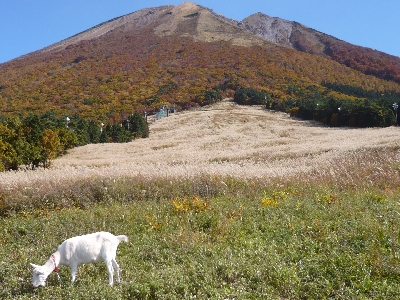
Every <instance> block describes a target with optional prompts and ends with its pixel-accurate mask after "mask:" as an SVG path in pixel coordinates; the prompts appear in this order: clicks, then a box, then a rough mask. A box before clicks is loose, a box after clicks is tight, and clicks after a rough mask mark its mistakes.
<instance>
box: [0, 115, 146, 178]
mask: <svg viewBox="0 0 400 300" xmlns="http://www.w3.org/2000/svg"><path fill="white" fill-rule="evenodd" d="M148 136H149V127H148V124H147V122H146V119H145V118H144V117H143V116H142V115H141V114H140V113H138V112H135V113H134V114H132V115H130V116H128V117H127V118H126V119H125V120H124V121H123V122H122V123H120V124H104V123H98V122H95V121H92V120H86V119H84V118H82V117H80V116H79V115H75V116H72V117H68V116H64V117H58V116H56V114H55V113H54V112H53V111H48V112H45V113H42V114H40V115H39V114H29V115H28V116H26V117H2V118H0V171H5V170H17V169H18V168H21V167H25V168H30V169H35V168H38V167H39V166H41V167H44V168H47V167H49V166H50V164H51V160H52V159H55V158H56V157H58V156H59V155H62V154H64V153H65V152H66V151H67V150H68V149H71V148H73V147H77V146H83V145H86V144H89V143H123V142H130V141H132V140H133V139H135V138H146V137H148Z"/></svg>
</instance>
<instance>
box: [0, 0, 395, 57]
mask: <svg viewBox="0 0 400 300" xmlns="http://www.w3.org/2000/svg"><path fill="white" fill-rule="evenodd" d="M182 2H183V0H180V1H175V0H162V1H158V0H147V1H137V0H131V1H128V0H64V1H56V0H5V1H2V5H1V12H0V63H3V62H6V61H8V60H11V59H13V58H16V57H19V56H21V55H24V54H27V53H30V52H32V51H36V50H39V49H42V48H44V47H46V46H49V45H51V44H53V43H56V42H58V41H60V40H63V39H65V38H68V37H70V36H72V35H74V34H77V33H79V32H81V31H84V30H86V29H89V28H90V27H92V26H95V25H97V24H99V23H101V22H104V21H108V20H110V19H112V18H115V17H119V16H122V15H125V14H128V13H131V12H134V11H137V10H140V9H142V8H148V7H156V6H161V5H168V4H172V5H178V4H180V3H182ZM191 2H195V3H197V4H200V5H202V6H205V7H207V8H210V9H212V10H214V11H215V12H216V13H220V14H223V15H224V16H226V17H228V18H231V19H235V20H238V21H241V20H242V19H244V18H246V17H247V16H249V15H251V14H253V13H256V12H262V13H264V14H266V15H269V16H272V17H279V18H282V19H286V20H289V21H296V22H299V23H301V24H303V25H306V26H308V27H311V28H313V29H316V30H318V31H321V32H324V33H327V34H329V35H332V36H334V37H337V38H339V39H341V40H344V41H347V42H350V43H352V44H356V45H360V46H364V47H369V48H372V49H376V50H380V51H383V52H386V53H388V54H392V55H395V56H399V57H400V22H399V16H400V0H384V1H376V0H370V1H366V0H246V1H233V0H232V1H216V0H197V1H191Z"/></svg>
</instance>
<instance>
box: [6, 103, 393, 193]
mask: <svg viewBox="0 0 400 300" xmlns="http://www.w3.org/2000/svg"><path fill="white" fill-rule="evenodd" d="M399 146H400V136H399V129H398V128H397V127H389V128H365V129H350V128H330V127H325V126H322V125H321V124H318V123H314V122H310V121H302V120H297V119H293V118H291V117H289V116H288V115H287V114H285V113H280V112H273V111H269V110H265V109H263V108H262V107H259V106H257V107H256V106H240V105H237V104H235V103H233V102H231V101H229V100H224V101H222V102H220V103H217V104H215V105H212V106H209V107H204V108H201V109H198V110H193V111H186V112H181V113H177V114H171V115H170V116H169V117H167V118H164V119H161V120H158V121H156V122H152V123H151V125H150V137H149V138H147V139H139V140H135V141H133V142H130V143H126V144H91V145H87V146H84V147H78V148H75V149H73V150H70V152H69V153H68V154H67V155H65V156H63V157H60V158H58V159H57V160H55V161H54V162H53V166H52V168H51V169H47V170H38V171H23V172H7V173H2V174H0V188H2V189H8V190H9V189H13V188H16V187H21V186H23V187H25V188H26V187H29V186H40V185H45V186H49V187H51V186H56V185H58V184H61V183H62V182H66V181H67V182H69V183H71V182H74V181H76V182H79V181H82V180H87V179H93V178H97V179H99V178H100V179H101V178H107V179H112V178H116V179H118V178H124V177H127V176H128V177H134V176H138V175H139V176H143V177H145V178H150V179H151V178H159V177H162V178H171V179H179V178H185V179H187V178H190V177H195V176H197V175H211V176H213V175H216V176H232V177H238V178H242V179H251V178H257V179H262V180H266V181H268V180H310V181H316V182H317V181H319V180H337V181H343V182H350V183H351V182H352V181H365V182H366V183H367V182H368V181H371V180H375V179H376V178H380V180H386V179H387V180H389V179H390V178H393V176H395V177H396V178H398V177H399V176H398V170H399V169H400V168H399V158H400V154H399V150H398V149H400V147H399Z"/></svg>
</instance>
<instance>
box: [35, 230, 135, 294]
mask: <svg viewBox="0 0 400 300" xmlns="http://www.w3.org/2000/svg"><path fill="white" fill-rule="evenodd" d="M120 242H128V237H127V236H126V235H118V236H115V235H113V234H111V233H109V232H96V233H91V234H87V235H81V236H76V237H73V238H70V239H68V240H65V241H64V242H63V243H62V244H61V245H60V246H59V247H58V249H57V251H56V252H54V253H53V254H52V255H51V256H50V258H49V260H48V261H47V262H46V263H45V264H44V265H43V266H38V265H35V264H31V266H32V267H33V268H34V270H33V278H32V285H33V286H34V287H38V286H45V285H46V279H47V276H49V275H50V273H51V272H53V271H54V272H56V273H57V272H58V266H60V265H63V266H69V267H70V268H71V284H72V283H74V281H75V277H76V273H77V271H78V266H79V265H82V264H87V263H96V262H99V261H104V262H105V263H106V266H107V270H108V281H109V284H110V285H113V274H114V269H115V271H116V281H117V282H119V281H120V277H119V266H118V263H117V261H116V260H115V257H116V252H117V248H118V245H119V243H120ZM57 275H58V274H57Z"/></svg>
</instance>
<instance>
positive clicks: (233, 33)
mask: <svg viewBox="0 0 400 300" xmlns="http://www.w3.org/2000/svg"><path fill="white" fill-rule="evenodd" d="M246 22H247V23H246V24H247V25H246V26H245V27H243V24H244V23H243V22H242V23H241V22H237V21H235V20H231V19H228V18H226V17H224V16H222V15H219V14H217V13H215V12H213V11H212V10H210V9H208V8H205V7H202V6H199V5H197V4H195V3H191V2H184V3H182V4H181V5H178V6H161V7H156V8H147V9H143V10H140V11H137V12H134V13H131V14H127V15H125V16H122V17H119V18H115V19H113V20H110V21H109V22H104V23H102V24H99V25H98V26H95V27H93V28H91V29H88V30H87V31H84V32H82V33H79V34H77V35H75V36H73V37H71V38H69V39H66V40H63V41H60V42H59V43H56V44H54V45H50V46H49V47H46V48H44V49H42V50H40V51H36V52H34V53H30V54H28V55H25V56H22V57H20V58H18V59H15V60H12V61H10V62H7V63H4V64H1V65H0V110H1V112H2V113H3V114H5V115H8V116H10V115H19V114H22V115H26V114H28V113H29V112H36V113H38V112H42V111H43V110H53V111H54V112H55V113H56V114H58V115H74V114H79V115H81V116H83V117H85V118H89V119H92V120H96V121H101V122H120V121H121V120H122V119H124V118H125V117H126V116H127V115H129V114H131V113H132V112H133V111H140V112H144V111H147V112H150V113H151V112H153V111H154V110H156V109H158V108H159V107H160V105H163V104H167V105H169V106H175V107H176V108H178V109H179V110H182V109H187V108H191V107H198V106H201V105H205V104H209V103H212V102H214V101H215V100H217V98H218V97H221V98H223V97H233V96H234V94H235V92H236V91H237V90H238V89H240V88H242V87H246V88H252V89H256V90H260V91H263V93H265V94H266V95H268V97H270V99H272V100H273V101H277V102H280V101H285V100H287V99H292V100H297V99H298V100H300V99H308V98H310V97H311V95H310V91H311V90H312V91H313V92H312V93H313V95H323V97H325V98H332V99H339V100H359V101H363V100H365V96H364V95H365V94H366V93H368V92H371V91H373V92H375V93H377V95H383V96H382V97H383V98H385V99H382V101H385V103H386V102H388V103H389V102H390V103H393V101H394V100H393V99H397V98H396V97H397V96H398V95H399V93H400V85H399V84H398V83H396V80H395V78H394V77H393V76H392V77H393V78H394V79H393V80H392V79H391V78H392V77H390V78H389V77H387V76H386V77H385V76H378V75H379V74H375V73H376V72H375V73H374V72H372V73H371V70H370V69H368V68H367V69H365V70H364V69H363V68H355V67H354V66H353V64H352V63H347V60H346V59H345V57H346V55H347V54H346V55H344V54H343V55H339V54H338V53H339V52H340V53H342V52H343V51H345V50H344V49H345V48H344V47H342V46H341V44H335V45H333V44H332V42H330V43H331V44H332V46H331V47H330V48H329V49H334V48H335V47H336V48H335V50H334V51H333V50H332V51H331V52H332V55H331V57H334V56H338V59H336V60H337V62H335V61H334V60H332V59H331V58H329V57H327V56H328V55H327V54H326V53H328V52H329V51H328V50H327V46H326V43H325V44H324V45H322V44H316V45H317V46H316V49H317V48H318V49H320V52H318V51H319V50H318V51H311V54H310V53H304V52H301V51H297V50H295V49H290V48H293V47H291V46H290V45H294V44H296V43H294V44H293V39H294V37H293V34H291V35H290V36H288V38H289V40H291V44H290V45H284V46H282V45H278V44H279V41H280V40H279V41H278V40H275V41H272V42H271V41H269V40H268V39H267V38H266V36H265V35H263V34H261V35H260V34H258V33H257V32H253V31H254V30H252V29H251V22H250V19H249V20H247V21H246ZM281 23H282V25H280V26H283V27H285V26H286V27H288V26H289V25H288V24H287V23H285V22H283V21H282V22H281ZM285 24H286V25H285ZM249 26H250V27H249ZM296 26H298V28H300V27H299V26H300V25H296ZM278 27H279V26H278ZM278 27H277V29H276V30H278V31H279V32H281V31H282V30H281V29H279V28H278ZM298 30H300V29H298ZM302 30H303V29H302ZM304 30H305V29H304ZM304 30H303V31H304ZM292 32H293V30H292ZM299 32H300V31H299ZM322 37H324V38H325V35H321V36H318V37H316V36H314V35H312V34H309V35H307V36H306V35H304V34H303V35H299V39H300V40H299V41H298V43H297V44H299V43H303V42H304V43H307V41H309V38H312V39H316V40H321V39H322ZM277 43H278V44H277ZM280 44H282V43H280ZM324 47H325V48H324ZM297 48H299V47H297ZM322 48H324V50H323V49H322ZM357 49H359V48H357ZM321 51H322V52H323V53H324V55H322V54H321V53H322V52H321ZM365 51H367V52H368V51H369V50H365ZM308 52H310V51H308ZM350 52H351V51H350ZM350 52H349V53H350ZM343 53H344V52H343ZM357 53H361V52H359V51H358V52H357ZM376 53H377V52H373V54H374V55H375V54H376ZM315 54H318V55H315ZM348 55H351V56H352V57H355V56H354V55H353V54H351V53H350V54H348ZM363 57H364V56H363ZM342 60H344V61H342ZM395 62H396V60H395ZM376 64H377V65H379V66H384V64H382V63H381V62H380V61H376ZM346 65H348V66H350V67H348V66H346ZM394 65H395V64H394ZM353 67H354V68H353ZM356 69H358V70H356ZM385 70H386V71H385ZM385 70H384V71H383V72H386V73H385V74H389V73H390V74H392V73H393V72H397V71H393V72H392V71H390V70H389V69H385ZM389 71H390V72H389ZM363 72H364V73H363ZM391 72H392V73H391ZM368 74H370V75H368ZM393 74H395V73H393ZM396 74H397V73H396ZM371 75H374V76H371ZM396 76H397V75H396ZM379 77H382V78H385V79H389V80H382V79H380V78H379ZM343 87H345V88H343ZM355 89H356V90H358V91H361V93H356V94H354V93H353V92H351V91H353V90H355ZM349 90H350V92H349ZM316 91H317V92H316ZM385 95H386V96H385ZM392 95H394V98H393V99H392V98H391V97H392ZM313 97H314V96H313ZM318 97H319V96H318ZM379 97H380V96H379ZM378 101H381V100H380V99H378ZM396 101H397V100H396ZM385 105H386V104H385Z"/></svg>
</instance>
